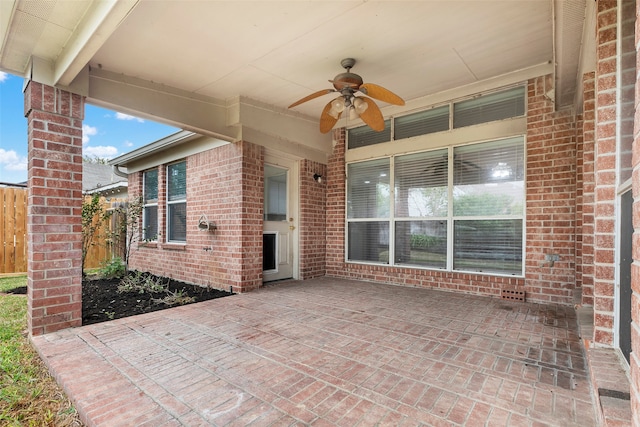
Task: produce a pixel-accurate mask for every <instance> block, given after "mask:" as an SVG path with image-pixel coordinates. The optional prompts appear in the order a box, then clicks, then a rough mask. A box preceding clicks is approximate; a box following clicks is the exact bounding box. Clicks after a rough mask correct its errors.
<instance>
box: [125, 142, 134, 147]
mask: <svg viewBox="0 0 640 427" xmlns="http://www.w3.org/2000/svg"><path fill="white" fill-rule="evenodd" d="M124 146H125V147H133V142H131V141H129V140H127V141H125V142H124Z"/></svg>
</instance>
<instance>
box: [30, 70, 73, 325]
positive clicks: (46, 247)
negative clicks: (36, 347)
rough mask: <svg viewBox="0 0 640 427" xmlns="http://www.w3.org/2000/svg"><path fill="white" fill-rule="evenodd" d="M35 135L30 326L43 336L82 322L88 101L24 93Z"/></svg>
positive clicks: (43, 89) (37, 88) (48, 90)
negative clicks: (84, 121) (84, 148)
mask: <svg viewBox="0 0 640 427" xmlns="http://www.w3.org/2000/svg"><path fill="white" fill-rule="evenodd" d="M24 95H25V97H24V101H25V102H24V107H25V116H26V117H27V121H28V136H29V150H28V151H29V172H28V177H29V178H28V179H29V201H28V204H29V206H28V217H27V236H28V245H29V252H28V255H29V259H28V269H27V272H28V273H27V289H28V292H27V301H28V310H27V321H28V328H29V332H30V333H31V334H32V335H40V334H45V333H49V332H54V331H57V330H60V329H64V328H68V327H74V326H80V325H81V323H82V265H81V264H82V213H81V212H82V119H83V118H84V98H83V97H82V96H79V95H74V94H72V93H69V92H66V91H63V90H60V89H54V88H52V87H50V86H46V85H43V84H40V83H36V82H33V81H31V82H28V85H27V87H26V89H25V92H24Z"/></svg>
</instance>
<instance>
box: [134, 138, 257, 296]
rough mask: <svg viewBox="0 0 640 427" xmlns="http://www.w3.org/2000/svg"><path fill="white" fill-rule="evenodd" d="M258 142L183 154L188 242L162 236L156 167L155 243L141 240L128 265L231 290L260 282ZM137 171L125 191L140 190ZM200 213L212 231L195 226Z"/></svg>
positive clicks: (162, 215) (161, 181)
mask: <svg viewBox="0 0 640 427" xmlns="http://www.w3.org/2000/svg"><path fill="white" fill-rule="evenodd" d="M263 157H264V156H263V148H262V147H260V146H257V145H254V144H251V143H248V142H237V143H234V144H228V145H224V146H222V147H219V148H216V149H213V150H208V151H205V152H202V153H199V154H196V155H193V156H190V157H189V158H188V159H187V188H188V190H187V243H186V245H184V244H175V243H167V242H166V238H165V224H166V213H165V200H166V195H165V191H164V189H165V187H166V185H165V182H166V177H165V171H166V165H162V166H161V167H159V174H158V181H159V190H160V191H159V194H158V217H159V231H160V233H161V235H160V236H159V237H158V242H157V243H147V244H140V245H138V247H137V248H134V249H133V251H132V254H131V263H130V264H131V268H132V269H137V270H141V271H150V272H152V273H154V274H158V275H161V276H165V277H171V278H174V279H177V280H181V281H185V282H189V283H195V284H199V285H204V286H210V287H214V288H218V289H225V290H230V289H232V290H233V292H246V291H248V290H252V289H256V288H258V287H259V286H260V285H261V284H262V216H263V213H262V211H263V197H264V196H263V176H264V174H263ZM141 177H142V173H138V174H135V175H132V176H130V178H129V185H130V194H131V195H132V196H134V197H135V196H137V195H139V194H140V188H141V182H142V178H141ZM202 214H205V215H206V216H207V219H208V220H209V221H212V222H215V223H216V225H217V230H216V231H215V232H204V231H200V230H198V228H197V224H198V220H199V219H200V216H201V215H202Z"/></svg>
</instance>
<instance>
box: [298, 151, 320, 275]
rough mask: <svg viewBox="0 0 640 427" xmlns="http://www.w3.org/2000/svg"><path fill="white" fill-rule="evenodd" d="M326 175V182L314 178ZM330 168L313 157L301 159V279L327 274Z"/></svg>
mask: <svg viewBox="0 0 640 427" xmlns="http://www.w3.org/2000/svg"><path fill="white" fill-rule="evenodd" d="M316 173H317V174H319V175H322V182H321V183H318V182H316V181H315V180H314V179H313V175H314V174H316ZM326 189H327V167H326V165H323V164H321V163H317V162H313V161H311V160H301V161H300V221H299V224H298V229H299V242H300V244H299V248H300V279H302V280H304V279H311V278H313V277H319V276H324V275H325V271H326V252H327V248H326V243H327V238H326V225H327V224H326Z"/></svg>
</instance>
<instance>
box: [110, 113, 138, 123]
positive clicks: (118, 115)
mask: <svg viewBox="0 0 640 427" xmlns="http://www.w3.org/2000/svg"><path fill="white" fill-rule="evenodd" d="M116 119H118V120H137V121H138V122H139V123H144V120H143V119H141V118H139V117H135V116H131V115H129V114H124V113H116Z"/></svg>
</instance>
